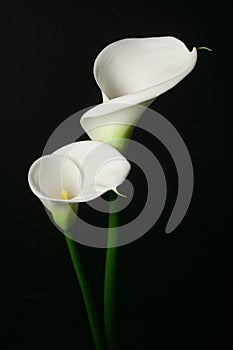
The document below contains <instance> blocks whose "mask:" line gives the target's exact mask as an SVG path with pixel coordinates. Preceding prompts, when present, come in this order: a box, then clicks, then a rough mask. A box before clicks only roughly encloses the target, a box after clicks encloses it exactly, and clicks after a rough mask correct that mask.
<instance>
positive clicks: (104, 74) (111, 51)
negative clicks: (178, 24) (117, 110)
mask: <svg viewBox="0 0 233 350" xmlns="http://www.w3.org/2000/svg"><path fill="white" fill-rule="evenodd" d="M196 59H197V52H196V49H195V48H194V49H193V50H192V52H190V51H189V50H188V49H187V47H186V46H185V45H184V43H183V42H182V41H180V40H178V39H176V38H174V37H158V38H138V39H136V38H135V39H123V40H119V41H116V42H114V43H112V44H110V45H108V46H107V47H105V48H104V49H103V51H102V52H101V53H100V54H99V55H98V57H97V59H96V61H95V64H94V76H95V79H96V82H97V84H98V85H99V87H100V89H101V90H102V91H103V93H104V95H105V96H106V97H107V98H108V99H109V100H111V99H114V98H117V97H120V96H124V95H131V94H135V93H137V92H139V91H142V90H144V94H143V95H144V96H145V97H146V99H141V101H139V103H140V102H143V101H146V100H148V99H151V98H155V97H156V96H158V95H160V94H161V93H163V92H165V91H166V90H168V89H170V88H171V87H172V86H174V85H175V84H177V83H178V82H179V81H180V80H181V79H183V78H184V77H185V76H186V75H187V74H188V73H189V72H190V71H191V70H192V69H193V67H194V66H195V63H196ZM165 83H166V84H165ZM151 88H153V93H152V92H150V91H147V90H148V89H151ZM138 98H139V96H138ZM124 102H127V101H124ZM137 103H138V102H137Z"/></svg>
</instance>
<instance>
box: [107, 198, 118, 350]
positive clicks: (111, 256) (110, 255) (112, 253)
mask: <svg viewBox="0 0 233 350" xmlns="http://www.w3.org/2000/svg"><path fill="white" fill-rule="evenodd" d="M109 196H110V202H109V209H110V210H109V229H108V248H107V252H106V263H105V264H106V265H105V280H104V327H105V335H106V342H107V346H108V349H109V350H115V349H117V338H116V308H115V306H116V305H115V303H116V300H115V299H116V298H115V293H116V263H117V248H116V247H113V248H110V246H112V245H114V244H115V243H116V242H117V226H118V213H117V212H111V211H114V210H116V207H115V206H116V205H115V203H114V202H111V200H112V199H113V198H115V194H114V193H112V192H110V194H109Z"/></svg>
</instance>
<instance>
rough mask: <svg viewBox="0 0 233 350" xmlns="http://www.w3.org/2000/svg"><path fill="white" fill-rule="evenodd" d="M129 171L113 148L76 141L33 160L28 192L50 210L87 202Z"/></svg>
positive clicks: (121, 180) (112, 186) (125, 162)
mask: <svg viewBox="0 0 233 350" xmlns="http://www.w3.org/2000/svg"><path fill="white" fill-rule="evenodd" d="M129 171H130V164H129V162H128V161H127V160H126V159H125V157H123V156H122V154H121V153H119V152H118V151H117V150H116V149H115V148H113V147H111V146H109V145H108V144H105V143H102V142H96V141H80V142H76V143H72V144H69V145H66V146H64V147H62V148H60V149H58V150H57V151H55V152H54V153H52V154H51V155H46V156H43V157H41V158H39V159H38V160H36V161H35V162H34V163H33V164H32V166H31V167H30V170H29V174H28V181H29V185H30V188H31V190H32V192H33V193H34V194H35V195H36V196H37V197H38V198H39V199H40V200H41V201H42V203H43V204H44V205H45V206H46V208H47V209H49V210H50V211H51V212H52V213H53V212H54V210H55V209H56V210H57V209H58V208H59V206H60V207H61V205H62V207H61V208H64V206H63V205H64V204H66V206H67V204H72V203H79V202H87V201H90V200H92V199H95V198H97V197H99V196H100V195H102V194H103V193H105V192H107V191H109V190H111V189H113V190H115V189H116V187H117V186H119V185H120V184H121V183H122V182H123V181H124V180H125V178H126V177H127V175H128V173H129Z"/></svg>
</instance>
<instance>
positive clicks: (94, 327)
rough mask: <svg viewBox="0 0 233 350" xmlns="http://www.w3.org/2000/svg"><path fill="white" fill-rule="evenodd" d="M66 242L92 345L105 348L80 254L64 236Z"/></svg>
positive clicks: (97, 349) (97, 348)
mask: <svg viewBox="0 0 233 350" xmlns="http://www.w3.org/2000/svg"><path fill="white" fill-rule="evenodd" d="M66 242H67V245H68V248H69V251H70V256H71V259H72V262H73V265H74V269H75V272H76V276H77V278H78V281H79V285H80V289H81V292H82V296H83V300H84V304H85V307H86V311H87V317H88V320H89V324H90V329H91V334H92V337H93V341H94V345H95V349H96V350H103V349H105V343H104V337H103V335H102V332H101V329H100V327H99V322H98V318H97V313H96V310H95V306H94V302H93V298H92V295H91V292H90V289H89V285H88V283H87V279H86V276H85V272H84V269H83V266H82V262H81V259H80V256H79V254H78V251H77V247H76V245H75V242H74V241H72V240H71V239H70V238H69V237H67V236H66Z"/></svg>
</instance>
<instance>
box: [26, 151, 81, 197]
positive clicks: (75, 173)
mask: <svg viewBox="0 0 233 350" xmlns="http://www.w3.org/2000/svg"><path fill="white" fill-rule="evenodd" d="M28 181H29V185H30V187H31V190H32V191H33V193H34V194H35V195H36V196H38V197H39V198H40V199H41V200H44V201H47V200H49V201H54V202H63V201H64V200H63V199H61V194H62V192H63V191H65V192H66V193H67V195H68V198H70V199H72V198H74V197H77V195H78V193H79V192H80V191H81V188H82V177H81V173H80V171H79V168H78V167H77V165H76V164H74V163H73V162H72V161H71V160H70V159H68V158H64V157H62V156H59V155H54V154H52V155H48V156H44V157H41V158H39V159H38V160H36V161H35V162H34V163H33V164H32V166H31V168H30V170H29V174H28Z"/></svg>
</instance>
